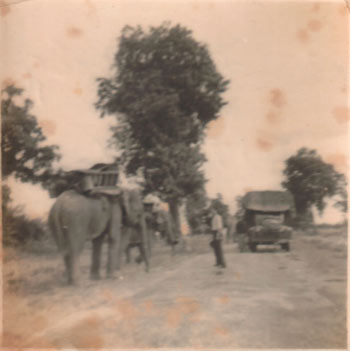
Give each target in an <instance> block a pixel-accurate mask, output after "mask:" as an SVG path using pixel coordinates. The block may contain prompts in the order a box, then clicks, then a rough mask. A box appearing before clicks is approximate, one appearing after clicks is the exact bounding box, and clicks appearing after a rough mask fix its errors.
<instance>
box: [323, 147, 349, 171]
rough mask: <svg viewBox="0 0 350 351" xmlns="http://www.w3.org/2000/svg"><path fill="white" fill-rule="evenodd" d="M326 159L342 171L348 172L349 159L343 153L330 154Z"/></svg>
mask: <svg viewBox="0 0 350 351" xmlns="http://www.w3.org/2000/svg"><path fill="white" fill-rule="evenodd" d="M325 161H326V162H328V163H330V164H332V165H333V166H334V168H335V169H336V170H338V171H339V172H341V173H346V172H347V166H348V159H347V156H346V155H345V154H343V153H340V152H339V153H334V154H329V155H327V156H326V157H325Z"/></svg>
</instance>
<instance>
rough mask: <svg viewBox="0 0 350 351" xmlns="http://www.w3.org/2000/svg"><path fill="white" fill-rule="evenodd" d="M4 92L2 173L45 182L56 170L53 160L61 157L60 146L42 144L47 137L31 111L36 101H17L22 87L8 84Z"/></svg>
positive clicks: (24, 180)
mask: <svg viewBox="0 0 350 351" xmlns="http://www.w3.org/2000/svg"><path fill="white" fill-rule="evenodd" d="M2 93H3V99H2V105H1V115H2V120H1V126H2V139H1V149H2V176H3V178H5V179H6V178H7V177H8V176H10V175H13V176H14V177H15V178H17V179H19V180H21V181H23V182H31V183H42V182H44V181H45V180H47V179H48V177H49V175H50V174H51V173H52V168H51V166H52V163H53V162H54V161H55V160H58V159H59V155H58V147H57V146H54V145H51V146H43V145H42V143H43V142H44V141H45V140H46V137H45V136H44V134H43V132H42V129H41V128H40V126H39V125H38V123H37V120H36V118H35V116H33V115H31V113H30V109H31V107H32V105H33V102H32V101H31V100H30V99H25V100H24V104H23V105H20V104H18V103H16V102H15V99H16V98H19V97H21V95H22V93H23V90H22V89H19V88H16V87H14V86H7V87H6V88H5V89H4V90H3V92H2Z"/></svg>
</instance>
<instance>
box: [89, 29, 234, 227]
mask: <svg viewBox="0 0 350 351" xmlns="http://www.w3.org/2000/svg"><path fill="white" fill-rule="evenodd" d="M114 65H115V68H116V72H115V74H114V75H113V77H112V78H99V79H98V82H99V86H98V101H97V103H96V107H97V109H99V110H100V111H101V115H102V116H104V114H114V115H115V116H116V117H117V121H118V124H117V126H116V127H114V128H113V133H114V135H113V137H114V139H115V140H116V144H117V146H118V147H119V148H120V149H121V150H122V151H123V153H122V158H123V159H124V161H125V164H126V171H127V174H129V175H133V174H138V173H139V174H141V175H142V177H143V179H144V185H145V187H146V191H149V192H155V193H158V196H159V197H160V198H161V199H162V200H163V201H166V202H167V203H168V204H169V208H170V212H171V214H172V216H173V219H174V221H175V223H177V224H178V206H179V204H180V202H181V199H183V198H184V197H185V196H188V195H189V194H191V193H194V192H196V190H197V189H199V188H201V187H203V184H204V181H205V179H204V174H203V171H202V169H201V166H202V164H203V162H205V157H204V155H203V154H202V152H201V150H200V145H201V143H202V141H203V139H204V136H205V130H206V127H207V125H208V123H209V122H210V121H212V120H215V119H217V118H218V117H219V115H218V113H219V111H220V109H221V107H222V106H224V105H225V102H224V101H223V99H222V97H221V94H222V93H223V92H224V91H225V90H226V88H227V85H228V81H227V80H224V79H223V77H222V76H221V75H220V74H219V73H218V72H217V70H216V67H215V64H214V62H213V61H212V59H211V57H210V54H209V52H208V49H207V47H206V46H205V45H204V44H202V43H199V42H197V41H195V40H194V39H193V38H192V35H191V31H189V30H188V29H186V28H184V27H181V26H180V25H176V26H170V25H169V24H163V25H161V26H160V27H152V28H150V30H149V31H147V32H145V31H144V30H143V29H142V28H141V27H136V28H133V27H129V26H127V27H125V28H124V29H123V31H122V35H121V37H120V40H119V48H118V51H117V54H116V55H115V60H114Z"/></svg>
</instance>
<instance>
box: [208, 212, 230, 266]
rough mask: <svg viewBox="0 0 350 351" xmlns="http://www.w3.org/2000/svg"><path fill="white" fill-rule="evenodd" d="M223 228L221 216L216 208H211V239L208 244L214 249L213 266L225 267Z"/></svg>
mask: <svg viewBox="0 0 350 351" xmlns="http://www.w3.org/2000/svg"><path fill="white" fill-rule="evenodd" d="M223 229H224V227H223V223H222V218H221V216H220V215H219V214H218V213H217V212H216V210H215V209H213V210H212V218H211V231H212V235H213V240H212V241H211V242H210V246H211V247H212V248H213V249H214V253H215V259H216V264H215V266H218V267H222V268H226V263H225V258H224V253H223V251H222V239H223Z"/></svg>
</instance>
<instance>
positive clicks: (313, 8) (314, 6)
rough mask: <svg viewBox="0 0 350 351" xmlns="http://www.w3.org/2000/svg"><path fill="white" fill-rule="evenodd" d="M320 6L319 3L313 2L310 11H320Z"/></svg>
mask: <svg viewBox="0 0 350 351" xmlns="http://www.w3.org/2000/svg"><path fill="white" fill-rule="evenodd" d="M320 8H321V5H320V3H315V4H313V5H312V7H311V11H312V12H318V11H320Z"/></svg>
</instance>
